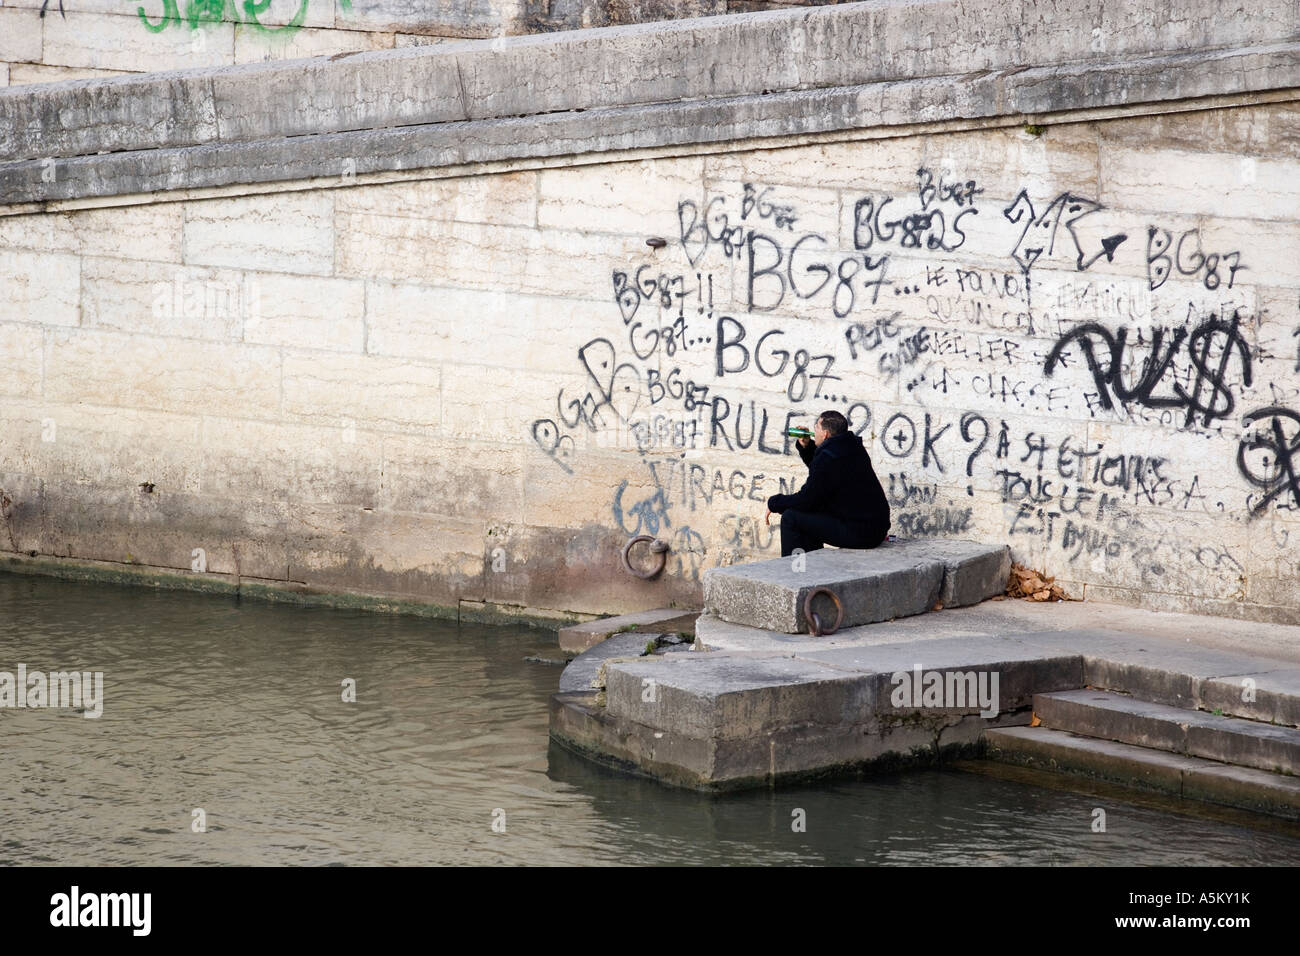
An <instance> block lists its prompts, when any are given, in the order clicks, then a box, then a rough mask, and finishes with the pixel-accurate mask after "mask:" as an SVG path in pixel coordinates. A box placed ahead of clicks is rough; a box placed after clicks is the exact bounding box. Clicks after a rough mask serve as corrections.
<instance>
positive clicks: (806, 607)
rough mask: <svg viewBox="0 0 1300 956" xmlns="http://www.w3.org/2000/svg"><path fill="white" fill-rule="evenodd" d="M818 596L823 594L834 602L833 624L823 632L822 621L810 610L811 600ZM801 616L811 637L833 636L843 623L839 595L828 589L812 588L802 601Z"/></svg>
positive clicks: (842, 611)
mask: <svg viewBox="0 0 1300 956" xmlns="http://www.w3.org/2000/svg"><path fill="white" fill-rule="evenodd" d="M819 594H825V595H826V596H827V597H828V598H830V599H831V600H832V601H834V602H835V623H834V624H832V625H831V626H830V627H829V628H827V629H825V630H823V629H822V619H821V618H820V617H818V616H817V614H815V613H814V612H813V609H812V602H813V598H815V597H816V596H817V595H819ZM803 616H804V617H806V618H807V619H808V630H809V631H810V632H811V633H812V636H813V637H824V636H826V635H828V634H834V633H835V632H836V631H838V630H839V629H840V625H841V624H843V623H844V605H843V604H841V603H840V599H839V595H837V594H836V593H835V592H834V591H832V590H831V589H830V588H825V587H823V588H813V589H812V590H811V591H809V592H808V596H807V597H806V598H804V599H803Z"/></svg>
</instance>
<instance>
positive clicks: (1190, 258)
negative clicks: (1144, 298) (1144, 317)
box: [1147, 226, 1246, 291]
mask: <svg viewBox="0 0 1300 956" xmlns="http://www.w3.org/2000/svg"><path fill="white" fill-rule="evenodd" d="M1188 240H1195V243H1194V244H1193V243H1190V242H1189V241H1188ZM1171 247H1172V250H1173V255H1172V256H1171V255H1169V252H1170V249H1171ZM1240 262H1241V253H1239V252H1225V253H1222V254H1220V253H1217V252H1211V253H1210V254H1209V255H1206V254H1205V253H1204V252H1203V251H1202V250H1201V230H1199V229H1188V230H1187V231H1186V232H1184V233H1183V234H1182V235H1181V236H1179V237H1178V242H1177V243H1175V242H1174V237H1173V233H1171V232H1170V231H1169V230H1168V229H1157V228H1156V227H1155V226H1150V227H1149V228H1148V229H1147V284H1148V285H1150V287H1151V289H1152V291H1155V290H1156V289H1158V288H1160V287H1161V286H1162V285H1164V284H1165V281H1166V280H1167V279H1168V278H1169V276H1170V275H1171V274H1172V272H1173V271H1174V270H1177V271H1178V273H1179V275H1185V276H1190V277H1192V278H1194V279H1199V280H1200V281H1201V282H1202V283H1203V284H1204V285H1205V288H1207V289H1217V288H1218V287H1219V286H1220V285H1222V284H1223V279H1224V277H1225V276H1226V277H1227V280H1228V288H1229V289H1231V288H1232V283H1233V280H1234V279H1235V278H1236V276H1237V272H1238V271H1239V270H1241V269H1244V268H1246V267H1245V266H1243V265H1241V264H1240ZM1221 269H1222V270H1223V272H1220V270H1221Z"/></svg>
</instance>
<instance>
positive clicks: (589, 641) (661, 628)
mask: <svg viewBox="0 0 1300 956" xmlns="http://www.w3.org/2000/svg"><path fill="white" fill-rule="evenodd" d="M699 616H700V612H699V611H689V610H683V609H682V608H679V607H660V608H655V609H654V610H651V611H632V612H631V613H630V614H620V615H618V616H617V617H602V618H601V619H600V620H597V621H587V622H585V623H583V624H574V625H572V626H571V627H562V628H560V632H559V638H560V650H562V651H566V652H568V653H570V654H581V653H582V652H583V651H585V650H587V649H589V648H592V647H595V646H596V645H597V644H599V643H600V642H601V641H604V640H608V639H609V637H610V636H611V635H613V634H618V633H620V632H628V631H643V632H645V633H648V634H672V633H677V632H682V633H686V634H694V633H695V619H696V618H697V617H699ZM642 643H644V642H642Z"/></svg>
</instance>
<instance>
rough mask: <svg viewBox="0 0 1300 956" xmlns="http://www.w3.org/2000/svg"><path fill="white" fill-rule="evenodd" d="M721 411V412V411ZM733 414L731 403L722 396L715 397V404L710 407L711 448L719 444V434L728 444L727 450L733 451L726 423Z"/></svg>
mask: <svg viewBox="0 0 1300 956" xmlns="http://www.w3.org/2000/svg"><path fill="white" fill-rule="evenodd" d="M719 409H721V411H719ZM730 414H731V403H730V402H729V401H727V400H726V399H725V398H723V397H722V396H721V395H715V396H713V403H712V404H711V405H710V406H709V447H710V448H714V447H716V446H717V444H718V434H719V433H721V435H722V440H723V441H724V442H726V443H727V450H728V451H733V450H734V449H733V448H732V447H731V439H730V438H728V437H727V430H726V424H725V423H726V421H727V416H728V415H730Z"/></svg>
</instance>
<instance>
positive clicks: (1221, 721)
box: [1033, 690, 1300, 774]
mask: <svg viewBox="0 0 1300 956" xmlns="http://www.w3.org/2000/svg"><path fill="white" fill-rule="evenodd" d="M1033 706H1034V715H1035V716H1036V717H1038V718H1039V719H1040V720H1041V721H1042V724H1043V726H1044V727H1048V728H1050V729H1053V730H1064V731H1068V732H1070V733H1073V734H1078V735H1081V736H1085V737H1097V738H1100V739H1102V740H1114V741H1117V742H1119V743H1125V744H1133V745H1134V746H1137V747H1149V748H1154V749H1156V750H1166V751H1169V752H1170V753H1177V754H1188V755H1189V756H1193V757H1204V758H1206V759H1208V760H1217V761H1220V762H1221V763H1229V764H1235V765H1238V766H1242V767H1255V768H1257V769H1259V770H1269V771H1275V772H1278V773H1290V774H1300V730H1297V729H1296V728H1294V727H1277V726H1274V725H1272V724H1263V723H1259V722H1257V721H1252V720H1243V719H1242V718H1240V717H1228V716H1219V715H1216V714H1214V713H1206V712H1204V711H1197V710H1189V709H1187V708H1185V707H1170V706H1168V705H1165V704H1156V703H1153V702H1151V701H1147V700H1143V699H1142V698H1140V697H1131V696H1128V695H1122V694H1114V693H1106V692H1104V691H1097V690H1075V691H1064V692H1056V693H1042V694H1035V695H1034V704H1033Z"/></svg>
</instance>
